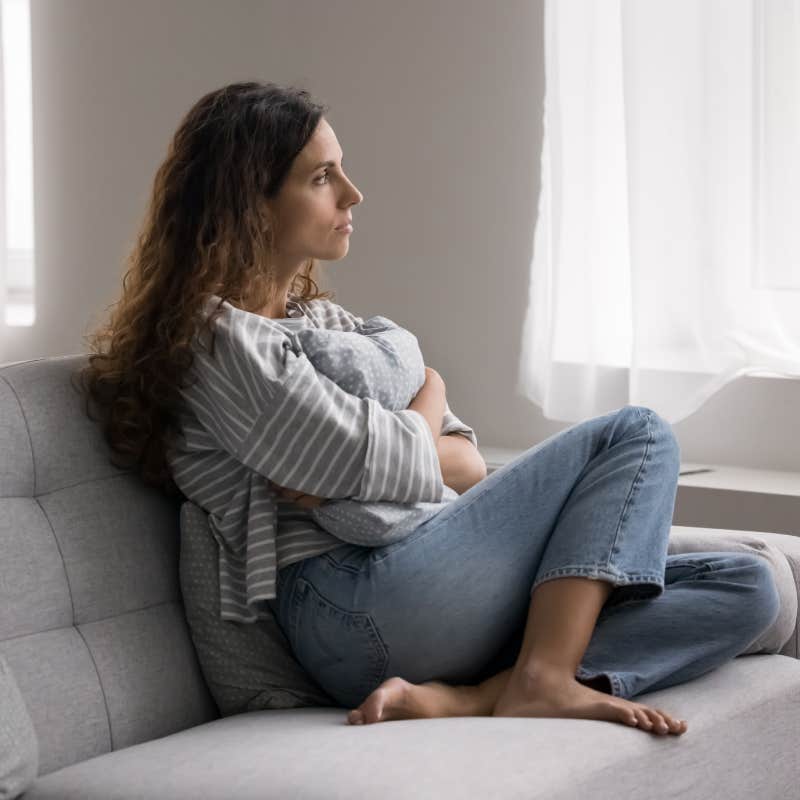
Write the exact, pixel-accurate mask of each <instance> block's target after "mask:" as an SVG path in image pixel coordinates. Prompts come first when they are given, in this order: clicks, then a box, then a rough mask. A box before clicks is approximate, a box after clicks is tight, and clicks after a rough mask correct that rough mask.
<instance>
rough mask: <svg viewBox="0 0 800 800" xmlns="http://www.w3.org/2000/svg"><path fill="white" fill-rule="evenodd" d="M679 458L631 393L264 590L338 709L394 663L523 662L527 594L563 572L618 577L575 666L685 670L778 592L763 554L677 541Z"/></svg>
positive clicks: (625, 693)
mask: <svg viewBox="0 0 800 800" xmlns="http://www.w3.org/2000/svg"><path fill="white" fill-rule="evenodd" d="M679 466H680V450H679V447H678V444H677V440H676V439H675V436H674V433H673V431H672V428H671V426H670V425H669V423H667V422H666V421H664V420H663V419H662V418H661V417H659V416H658V415H657V414H656V413H655V412H653V411H651V410H650V409H648V408H645V407H641V406H625V407H623V408H621V409H618V410H617V411H614V412H611V413H609V414H606V415H604V416H600V417H596V418H594V419H590V420H588V421H585V422H582V423H578V424H576V425H574V426H572V427H571V428H568V429H566V430H563V431H560V432H559V433H557V434H556V435H554V436H552V437H550V438H549V439H546V440H545V441H543V442H541V443H539V444H537V445H536V446H535V447H532V448H530V449H529V450H526V451H525V452H524V453H522V454H521V455H519V456H518V457H517V458H516V459H514V460H513V461H511V462H509V463H507V464H505V465H504V466H503V467H501V468H500V469H498V470H496V471H495V472H493V473H492V474H490V475H488V476H487V477H486V478H485V479H484V480H482V481H481V482H480V483H478V484H476V485H475V486H473V487H472V488H471V489H469V490H468V491H467V492H465V493H464V494H462V495H460V496H459V497H458V498H457V499H456V500H453V501H452V502H451V503H450V504H449V505H447V506H446V507H445V508H444V509H442V511H440V512H439V513H438V514H437V515H436V516H435V517H432V518H431V519H429V520H426V521H425V522H423V523H422V524H421V525H420V526H419V527H418V528H416V529H415V530H414V531H413V532H412V533H411V534H409V536H407V537H406V538H405V539H402V540H401V541H398V542H394V543H393V544H389V545H385V546H382V547H375V548H372V547H363V546H360V545H354V544H348V543H344V544H342V545H341V546H340V547H337V548H335V549H333V550H331V551H329V552H327V553H323V554H322V555H319V556H315V557H312V558H307V559H304V560H302V561H299V562H296V563H294V564H290V565H289V566H287V567H284V568H283V569H281V570H280V572H279V575H278V588H277V591H278V596H277V597H276V598H275V600H274V601H270V605H271V607H272V608H273V610H274V611H275V614H276V617H277V619H278V621H279V624H280V626H281V628H282V630H283V631H284V633H285V634H286V636H287V638H288V640H289V643H290V644H291V647H292V650H293V652H294V654H295V657H296V658H297V660H298V661H299V662H300V664H301V665H302V666H303V668H304V669H305V670H306V671H307V672H308V674H309V675H310V676H311V677H312V678H313V679H314V680H315V681H316V682H317V683H318V684H319V685H320V686H321V687H322V689H323V690H324V691H325V692H326V693H327V694H329V695H330V697H331V698H332V699H334V700H335V701H336V702H338V703H340V704H341V705H342V707H345V708H355V707H356V706H358V705H359V704H360V703H361V702H362V701H363V700H364V699H365V698H366V697H367V695H369V693H370V692H372V691H373V690H374V689H375V688H377V687H378V686H379V685H380V684H381V683H382V682H383V681H384V680H386V679H387V678H389V677H392V676H394V675H398V676H400V677H402V678H405V679H406V680H408V681H411V682H412V683H421V682H423V681H429V680H441V681H444V682H446V683H450V684H462V685H463V684H475V683H479V682H480V681H482V680H485V679H486V678H488V677H490V676H491V675H494V674H496V673H497V672H499V671H501V670H503V669H506V668H508V667H511V666H513V665H514V663H515V661H516V658H517V656H518V653H519V650H520V645H521V643H522V637H523V633H524V629H525V623H526V620H527V616H528V609H529V606H530V603H531V595H532V593H533V591H534V590H535V589H536V587H537V586H539V585H540V584H541V583H543V582H544V581H550V580H556V579H558V578H563V577H568V576H577V577H586V578H590V579H593V580H603V581H607V582H609V583H611V584H612V585H613V586H614V589H613V590H612V591H611V593H610V595H609V596H608V599H607V601H606V603H605V604H604V605H603V607H602V609H601V611H600V615H599V617H598V619H597V623H596V626H595V629H594V631H593V634H592V637H591V640H590V642H589V645H588V647H587V649H586V652H585V654H584V656H583V659H582V661H581V663H580V666H579V667H578V670H577V672H576V678H578V679H579V680H582V681H589V680H593V679H595V678H598V677H599V676H605V678H606V679H607V681H608V683H607V686H609V687H610V690H611V693H612V694H614V695H615V696H618V697H625V698H631V697H634V696H635V695H638V694H641V693H643V692H645V691H655V690H657V689H663V688H666V687H668V686H672V685H674V684H678V683H682V682H684V681H688V680H691V679H692V678H695V677H697V676H699V675H703V674H704V673H706V672H709V671H710V670H713V669H714V668H716V667H718V666H720V665H721V664H723V663H725V662H726V661H728V660H729V659H732V658H734V657H736V656H737V655H739V654H740V653H743V652H744V651H745V650H746V649H747V648H748V647H749V646H750V644H752V643H753V642H754V641H755V640H756V638H758V636H760V635H761V633H763V632H764V631H765V630H766V629H767V628H768V627H769V626H770V625H771V624H772V623H773V621H774V620H775V618H776V617H777V615H778V612H779V603H780V598H779V595H778V592H777V589H776V587H775V583H774V578H773V576H772V570H771V567H770V566H769V563H768V562H767V561H766V560H765V559H763V558H761V557H760V556H757V555H755V554H752V555H751V554H742V553H725V552H709V553H691V554H672V555H669V556H668V555H667V547H668V539H669V533H670V529H671V525H672V514H673V509H674V504H675V495H676V492H677V486H678V473H679ZM600 682H601V683H602V682H603V681H602V680H601V681H600ZM592 685H593V686H595V685H597V684H595V683H592ZM606 691H608V690H607V689H606Z"/></svg>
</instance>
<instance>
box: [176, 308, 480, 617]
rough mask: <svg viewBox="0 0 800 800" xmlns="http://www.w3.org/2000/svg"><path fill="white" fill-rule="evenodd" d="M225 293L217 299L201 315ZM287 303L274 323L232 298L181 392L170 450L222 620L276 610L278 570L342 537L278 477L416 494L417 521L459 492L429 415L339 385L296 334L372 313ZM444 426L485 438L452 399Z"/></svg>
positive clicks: (337, 492) (307, 488)
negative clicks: (211, 564)
mask: <svg viewBox="0 0 800 800" xmlns="http://www.w3.org/2000/svg"><path fill="white" fill-rule="evenodd" d="M218 303H219V297H216V296H212V298H211V300H210V301H209V303H208V305H207V307H206V309H205V310H204V311H205V313H209V312H210V311H211V310H212V309H213V308H215V307H216V305H217V304H218ZM288 308H289V314H290V316H289V317H288V318H282V319H268V318H266V317H262V316H260V315H258V314H253V313H250V312H247V311H243V310H241V309H238V308H236V307H234V306H233V305H231V304H230V303H228V302H225V303H223V306H222V309H223V311H222V314H221V315H220V316H219V317H218V318H217V320H216V322H215V331H216V337H215V343H214V357H212V356H211V354H210V353H208V352H207V351H206V350H204V349H202V348H201V347H199V346H197V343H196V342H195V343H194V344H195V346H194V347H193V352H194V355H195V361H194V363H193V365H192V369H191V370H190V374H189V377H190V379H191V381H193V383H192V385H190V386H188V387H185V388H183V389H182V390H181V396H182V399H183V401H184V408H183V409H182V412H181V414H180V416H179V419H178V423H179V435H178V436H177V438H176V440H175V441H174V442H173V443H172V447H171V448H169V449H168V451H167V462H168V465H169V468H170V471H171V473H172V477H173V479H174V481H175V483H176V485H177V486H178V488H179V489H180V490H181V492H182V493H183V494H184V495H185V496H186V497H187V498H188V499H189V500H191V501H193V502H194V503H196V504H197V505H199V506H200V507H201V508H203V509H204V510H205V511H206V512H207V513H208V519H209V526H210V528H211V532H212V534H213V536H214V538H215V540H216V542H217V545H218V547H219V580H220V616H221V617H222V619H227V620H233V621H237V622H253V621H255V620H257V619H259V618H261V617H264V616H269V615H270V614H271V613H272V611H271V609H270V608H269V606H268V605H267V603H266V601H267V600H271V599H273V598H274V597H275V595H276V591H275V587H276V575H277V570H279V569H282V568H283V567H285V566H287V565H289V564H292V563H294V562H296V561H300V560H302V559H304V558H310V557H311V556H315V555H320V554H321V553H325V552H328V551H329V550H332V549H333V548H335V547H338V546H339V545H341V544H342V540H341V539H339V538H337V537H336V536H334V535H333V534H331V533H329V532H327V531H325V530H324V529H323V528H322V527H321V526H320V525H319V524H318V523H317V522H315V521H314V519H312V517H311V513H310V511H309V510H308V509H303V508H300V507H299V506H297V505H295V504H294V503H292V502H291V501H287V500H284V499H283V498H281V497H280V496H279V495H278V494H277V492H276V491H275V490H274V489H273V488H272V487H271V486H270V485H269V482H268V481H269V480H271V481H273V482H274V483H275V484H277V485H278V486H284V487H286V488H289V489H294V490H297V491H300V492H304V493H306V494H312V495H316V496H319V497H326V498H351V499H353V500H360V501H364V502H368V501H391V502H395V503H408V504H409V513H410V514H414V515H416V516H415V517H414V519H415V522H416V524H421V522H422V521H424V520H425V519H428V518H430V516H432V515H433V514H436V513H438V511H439V510H441V509H442V508H444V507H445V506H446V505H447V504H448V503H449V502H452V500H453V499H454V493H452V492H450V491H449V490H447V487H445V486H444V484H443V482H442V476H441V471H440V468H439V459H438V455H437V452H436V446H435V444H434V441H433V437H432V436H431V432H430V429H429V427H428V423H427V421H426V420H425V418H424V417H423V416H422V415H421V414H420V413H418V412H417V411H412V410H409V409H404V410H400V411H389V410H386V409H384V408H383V407H382V406H381V405H380V403H378V402H377V401H375V400H373V399H372V398H369V397H365V398H359V397H357V396H355V395H352V394H349V393H348V392H346V391H344V390H343V389H341V388H340V387H339V386H338V385H337V384H336V383H334V382H333V381H332V380H330V379H329V378H328V377H326V376H325V375H323V374H322V373H320V372H318V371H316V370H315V369H314V367H313V365H312V364H311V362H310V361H309V360H308V358H307V357H306V356H305V354H304V353H303V352H302V349H301V348H300V347H299V346H298V345H297V340H296V337H294V336H293V334H292V331H293V330H294V331H297V330H300V329H302V328H304V327H310V326H312V327H315V328H329V329H334V330H343V331H352V330H354V329H355V328H357V327H358V326H359V325H361V324H363V320H362V319H361V318H360V317H356V316H354V315H353V314H351V313H350V312H348V311H346V310H345V309H344V308H342V307H341V306H339V305H337V304H336V303H333V302H331V301H329V300H324V299H316V300H312V301H309V302H306V301H302V300H299V299H296V298H293V297H292V296H290V299H289V302H288ZM206 344H207V343H206ZM449 433H460V434H462V435H464V436H466V437H467V438H469V439H470V441H471V442H472V443H473V444H474V445H475V446H477V438H476V437H475V433H474V431H473V430H472V429H471V428H469V427H468V426H466V425H464V423H462V422H461V421H460V420H459V419H458V418H457V417H456V416H455V415H454V414H453V413H452V411H451V410H450V408H449V407H448V408H447V409H446V410H445V415H444V418H443V420H442V430H441V434H442V435H446V434H449ZM420 509H422V510H424V513H422V514H421V513H420ZM379 544H380V542H376V543H375V546H377V545H379Z"/></svg>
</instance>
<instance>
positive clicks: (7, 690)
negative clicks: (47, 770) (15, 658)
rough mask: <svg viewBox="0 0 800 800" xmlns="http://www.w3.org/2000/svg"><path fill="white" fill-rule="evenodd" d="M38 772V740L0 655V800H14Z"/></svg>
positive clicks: (17, 688)
mask: <svg viewBox="0 0 800 800" xmlns="http://www.w3.org/2000/svg"><path fill="white" fill-rule="evenodd" d="M38 771H39V742H38V740H37V738H36V731H35V730H34V728H33V722H32V720H31V718H30V716H29V715H28V709H27V707H26V705H25V700H24V699H23V697H22V695H21V694H20V691H19V687H18V686H17V682H16V681H15V680H14V676H13V674H12V673H11V669H10V667H9V666H8V664H7V663H6V662H5V659H4V658H3V657H2V656H0V800H13V799H14V798H15V797H19V795H20V794H22V792H24V791H25V789H27V788H28V786H30V784H31V783H32V782H33V779H34V778H35V777H36V774H37V772H38Z"/></svg>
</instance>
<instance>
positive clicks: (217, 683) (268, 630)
mask: <svg viewBox="0 0 800 800" xmlns="http://www.w3.org/2000/svg"><path fill="white" fill-rule="evenodd" d="M180 527H181V538H180V542H181V546H180V586H181V593H182V594H183V603H184V611H185V614H186V618H187V621H188V623H189V632H190V634H191V637H192V642H193V643H194V647H195V651H196V652H197V657H198V661H199V662H200V668H201V669H202V671H203V676H204V678H205V681H206V684H207V685H208V688H209V691H210V692H211V695H212V697H213V698H214V700H215V702H216V704H217V706H218V707H219V711H220V714H222V716H229V715H231V714H238V713H240V712H243V711H256V710H261V709H274V708H297V707H301V706H335V707H338V705H339V704H338V703H336V702H335V701H334V700H332V699H331V698H330V697H329V696H328V695H327V694H325V692H324V691H323V690H322V689H321V688H320V687H319V686H318V685H317V684H316V683H315V682H314V681H313V679H312V678H311V677H309V675H308V674H307V673H306V672H305V670H304V669H303V668H302V667H301V666H300V664H299V663H298V662H297V660H296V659H295V657H294V655H293V654H292V650H291V646H290V645H289V642H288V640H287V639H286V636H285V635H284V633H283V631H282V630H281V628H280V626H279V625H278V622H277V620H276V619H275V617H274V615H273V614H271V613H270V615H269V617H267V618H263V619H260V620H258V621H257V622H253V623H239V622H233V621H231V620H223V619H220V615H219V614H220V610H219V561H218V549H217V547H218V546H217V542H216V540H215V539H214V536H213V534H212V533H211V530H210V528H209V525H208V516H207V514H206V512H205V511H203V509H202V508H200V506H198V505H196V504H195V503H192V502H191V501H189V500H187V501H185V502H184V503H183V504H182V506H181V515H180ZM0 800H1V799H0Z"/></svg>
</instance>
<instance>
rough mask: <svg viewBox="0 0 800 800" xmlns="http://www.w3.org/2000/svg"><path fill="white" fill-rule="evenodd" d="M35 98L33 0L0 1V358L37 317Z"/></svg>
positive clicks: (0, 359)
mask: <svg viewBox="0 0 800 800" xmlns="http://www.w3.org/2000/svg"><path fill="white" fill-rule="evenodd" d="M31 98H32V92H31V42H30V0H0V361H2V360H3V359H4V357H5V353H4V351H3V343H4V338H5V337H4V333H5V331H4V330H3V329H4V328H5V327H11V326H30V325H33V324H34V322H35V320H36V313H35V307H34V302H33V301H34V294H33V292H34V285H35V280H34V277H35V276H34V272H35V248H34V225H33V127H32V122H33V120H32V104H31Z"/></svg>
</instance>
